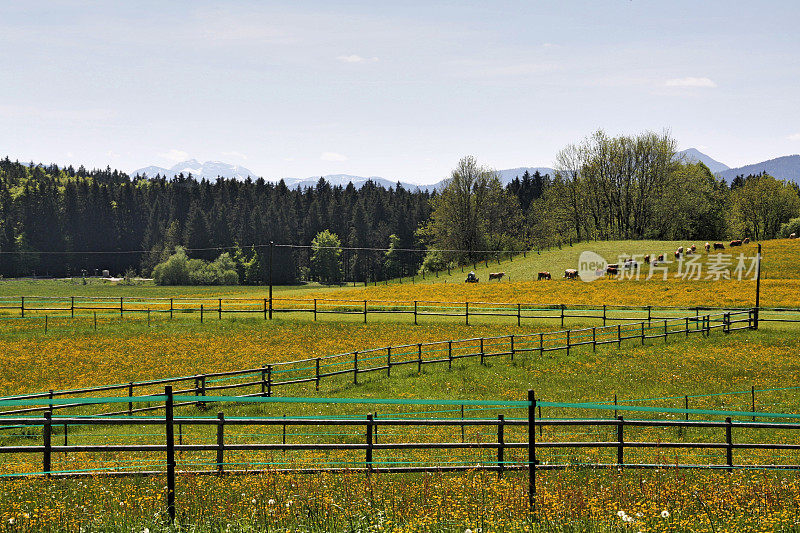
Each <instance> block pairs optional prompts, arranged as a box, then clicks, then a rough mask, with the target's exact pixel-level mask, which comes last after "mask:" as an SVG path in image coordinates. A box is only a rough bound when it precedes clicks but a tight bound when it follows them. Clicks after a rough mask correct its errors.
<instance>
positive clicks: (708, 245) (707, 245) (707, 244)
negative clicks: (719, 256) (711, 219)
mask: <svg viewBox="0 0 800 533" xmlns="http://www.w3.org/2000/svg"><path fill="white" fill-rule="evenodd" d="M710 251H711V245H710V244H709V243H706V253H708V252H710Z"/></svg>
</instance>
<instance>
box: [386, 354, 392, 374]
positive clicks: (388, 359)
mask: <svg viewBox="0 0 800 533" xmlns="http://www.w3.org/2000/svg"><path fill="white" fill-rule="evenodd" d="M386 377H387V378H389V377H392V347H391V346H387V347H386Z"/></svg>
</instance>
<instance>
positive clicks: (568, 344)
mask: <svg viewBox="0 0 800 533" xmlns="http://www.w3.org/2000/svg"><path fill="white" fill-rule="evenodd" d="M567 355H569V330H567Z"/></svg>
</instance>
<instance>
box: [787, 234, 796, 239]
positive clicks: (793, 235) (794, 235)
mask: <svg viewBox="0 0 800 533" xmlns="http://www.w3.org/2000/svg"><path fill="white" fill-rule="evenodd" d="M789 238H790V239H796V238H797V233H792V234H791V235H789Z"/></svg>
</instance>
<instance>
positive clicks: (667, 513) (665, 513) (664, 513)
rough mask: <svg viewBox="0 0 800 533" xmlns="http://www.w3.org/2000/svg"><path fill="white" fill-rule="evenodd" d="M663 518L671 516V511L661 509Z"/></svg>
mask: <svg viewBox="0 0 800 533" xmlns="http://www.w3.org/2000/svg"><path fill="white" fill-rule="evenodd" d="M661 518H669V511H667V510H666V509H664V510H663V511H661Z"/></svg>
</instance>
